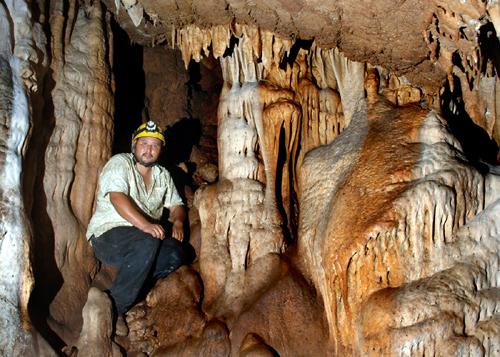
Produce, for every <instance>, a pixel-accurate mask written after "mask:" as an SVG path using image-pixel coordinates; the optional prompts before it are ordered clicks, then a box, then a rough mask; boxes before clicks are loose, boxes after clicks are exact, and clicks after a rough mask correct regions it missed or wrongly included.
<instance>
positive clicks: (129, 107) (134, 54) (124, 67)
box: [112, 21, 146, 155]
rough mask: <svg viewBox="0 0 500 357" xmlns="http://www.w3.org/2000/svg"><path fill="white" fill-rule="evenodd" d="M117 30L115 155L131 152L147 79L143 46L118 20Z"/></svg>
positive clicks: (115, 45)
mask: <svg viewBox="0 0 500 357" xmlns="http://www.w3.org/2000/svg"><path fill="white" fill-rule="evenodd" d="M112 29H113V34H114V63H113V73H114V75H115V84H116V92H115V123H114V142H113V152H112V155H115V154H118V153H123V152H130V147H131V140H132V133H133V132H134V130H135V129H137V128H138V127H139V126H140V125H141V124H142V111H143V109H144V96H145V92H146V79H145V74H144V69H143V48H142V46H139V45H133V44H131V43H130V39H129V37H128V35H127V33H126V32H125V30H123V29H122V28H121V27H120V26H119V25H118V24H117V23H116V22H115V21H112Z"/></svg>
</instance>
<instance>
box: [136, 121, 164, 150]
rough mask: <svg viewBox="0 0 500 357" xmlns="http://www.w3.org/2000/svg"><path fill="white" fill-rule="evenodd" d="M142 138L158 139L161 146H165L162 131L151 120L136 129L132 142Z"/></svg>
mask: <svg viewBox="0 0 500 357" xmlns="http://www.w3.org/2000/svg"><path fill="white" fill-rule="evenodd" d="M143 136H148V137H151V138H157V139H160V140H161V142H162V146H164V145H165V134H164V133H163V130H161V128H160V127H159V126H158V125H156V123H155V122H154V121H152V120H150V121H148V122H147V123H145V124H142V125H141V126H140V127H138V128H137V130H136V131H135V133H134V137H133V139H132V141H136V140H137V139H139V138H142V137H143Z"/></svg>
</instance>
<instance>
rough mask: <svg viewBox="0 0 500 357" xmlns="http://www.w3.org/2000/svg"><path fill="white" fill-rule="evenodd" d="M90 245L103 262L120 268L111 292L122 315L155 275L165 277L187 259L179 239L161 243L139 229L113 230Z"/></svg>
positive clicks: (120, 228) (167, 239) (161, 241)
mask: <svg viewBox="0 0 500 357" xmlns="http://www.w3.org/2000/svg"><path fill="white" fill-rule="evenodd" d="M90 243H91V244H92V247H93V248H94V252H95V254H96V256H97V258H98V259H99V260H100V261H101V262H103V263H106V264H109V265H119V266H120V268H118V271H117V273H116V276H115V280H113V284H112V285H111V289H110V290H109V292H110V295H111V298H112V299H113V300H114V303H115V308H116V312H117V314H118V316H121V315H123V314H124V313H125V312H126V311H127V310H128V308H129V307H130V306H132V304H133V303H134V302H135V299H136V298H137V295H139V292H140V290H141V288H142V286H143V285H144V282H145V281H146V279H147V278H148V276H150V274H151V273H152V275H153V277H154V278H164V277H166V276H167V275H168V274H170V273H171V272H173V271H175V270H176V269H178V268H179V267H180V266H181V265H182V264H183V263H184V261H185V259H186V258H185V253H184V249H183V248H182V244H181V243H180V242H179V241H178V240H177V239H175V238H172V237H169V238H165V239H164V240H160V239H157V238H154V237H153V236H152V235H151V234H149V233H145V232H143V231H141V230H140V229H138V228H136V227H115V228H112V229H110V230H109V231H107V232H105V233H103V234H102V235H100V236H99V237H98V238H95V237H92V238H91V239H90Z"/></svg>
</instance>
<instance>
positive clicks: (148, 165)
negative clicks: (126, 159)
mask: <svg viewBox="0 0 500 357" xmlns="http://www.w3.org/2000/svg"><path fill="white" fill-rule="evenodd" d="M132 155H134V161H135V162H137V163H138V164H139V165H142V166H144V167H151V166H154V165H156V163H157V162H158V160H156V161H153V162H149V163H146V164H145V163H143V162H142V161H141V160H139V158H138V157H137V156H136V155H135V152H133V153H132Z"/></svg>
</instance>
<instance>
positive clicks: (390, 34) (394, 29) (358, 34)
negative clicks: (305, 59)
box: [103, 0, 486, 89]
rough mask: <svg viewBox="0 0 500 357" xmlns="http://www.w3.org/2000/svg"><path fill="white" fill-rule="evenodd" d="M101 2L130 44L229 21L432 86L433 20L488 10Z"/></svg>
mask: <svg viewBox="0 0 500 357" xmlns="http://www.w3.org/2000/svg"><path fill="white" fill-rule="evenodd" d="M103 2H104V3H105V5H106V6H107V8H108V10H110V11H112V12H114V13H115V15H116V19H117V21H118V23H119V24H120V26H121V27H122V28H123V29H125V30H126V31H127V32H128V34H129V36H130V38H131V40H132V42H135V43H137V44H141V45H144V46H151V45H153V46H155V45H160V44H166V43H168V44H170V45H174V44H175V42H176V40H175V36H176V33H175V32H176V30H178V29H182V28H185V27H187V26H196V27H198V28H201V29H209V28H214V27H216V26H229V27H230V28H232V29H233V33H235V32H237V30H235V29H234V27H235V24H245V25H248V26H253V27H256V28H259V29H261V30H265V31H269V32H272V33H273V34H274V35H275V36H279V37H281V38H283V39H289V40H292V41H293V40H296V39H301V40H314V41H315V43H316V45H317V46H318V47H320V48H322V49H325V50H329V49H331V48H334V47H338V48H339V50H340V51H341V52H343V53H344V55H345V56H346V57H347V58H349V59H350V60H351V61H357V62H365V63H370V64H372V65H375V66H383V67H384V68H387V69H389V70H391V71H393V72H394V73H396V74H398V75H406V76H407V77H408V79H409V80H410V81H412V82H413V83H414V84H416V85H422V86H427V87H429V88H433V89H436V88H438V87H439V86H441V85H442V83H443V80H444V79H445V77H446V74H445V71H443V69H442V68H441V67H440V66H437V65H436V63H435V62H436V61H433V60H434V59H435V58H432V57H433V56H435V55H436V53H435V51H434V52H433V46H432V44H431V43H430V42H432V41H433V38H432V35H431V34H430V31H431V30H430V28H431V27H432V26H431V25H432V24H433V23H440V24H442V25H441V26H445V25H444V22H448V18H447V17H449V16H451V17H452V18H455V23H453V21H451V22H452V23H451V25H450V24H447V25H448V27H447V28H450V33H451V32H454V33H455V32H457V31H464V28H468V27H469V26H471V25H474V26H476V27H478V24H480V23H481V21H480V18H481V17H484V16H485V14H486V5H485V4H484V3H481V2H477V3H476V2H473V1H468V2H469V3H471V4H467V3H468V2H467V1H461V3H462V4H461V5H460V6H457V5H455V4H453V2H450V4H446V3H445V2H440V1H404V0H390V1H376V0H368V1H354V0H350V1H329V2H324V1H318V0H315V1H310V0H287V1H275V2H273V3H269V2H266V1H232V0H227V1H223V0H216V1H205V0H193V1H165V0H140V1H139V2H136V0H127V4H125V3H120V2H119V0H116V2H113V1H112V0H104V1H103ZM126 8H128V10H129V11H128V13H127V11H126V10H125V9H126ZM117 9H118V10H117ZM131 10H134V11H131ZM142 11H143V12H142ZM131 13H132V14H135V15H132V16H131V15H130V14H131ZM137 14H139V15H137ZM438 16H439V20H436V19H437V17H438ZM134 17H135V19H134ZM443 17H446V21H443V20H442V19H441V18H443ZM133 19H134V20H135V24H134V21H133ZM439 21H440V22H439ZM136 25H137V26H136ZM440 30H442V28H441V29H440ZM440 30H438V31H440ZM476 30H477V28H474V29H472V30H471V31H469V32H473V33H474V34H473V36H472V38H471V40H472V41H473V42H474V41H475V39H474V36H475V32H476ZM442 31H444V30H442ZM444 36H446V34H444ZM450 37H452V36H451V35H450ZM469 38H470V37H469ZM455 50H456V49H455V48H453V49H452V50H451V51H452V52H454V51H455Z"/></svg>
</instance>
